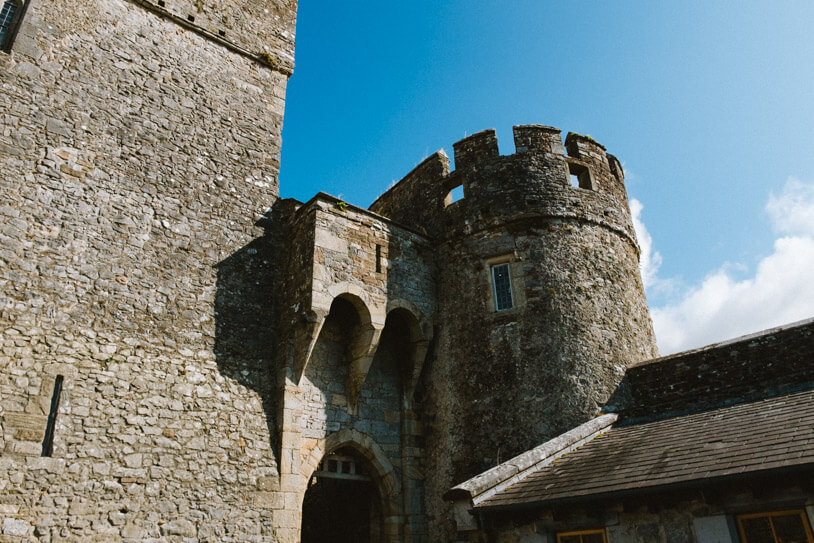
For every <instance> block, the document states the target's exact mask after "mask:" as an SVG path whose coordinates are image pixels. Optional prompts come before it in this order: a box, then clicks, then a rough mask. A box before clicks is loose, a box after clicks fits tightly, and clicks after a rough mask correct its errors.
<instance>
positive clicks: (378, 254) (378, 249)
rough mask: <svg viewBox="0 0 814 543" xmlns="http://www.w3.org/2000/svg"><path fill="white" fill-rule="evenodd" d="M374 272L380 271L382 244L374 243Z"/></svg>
mask: <svg viewBox="0 0 814 543" xmlns="http://www.w3.org/2000/svg"><path fill="white" fill-rule="evenodd" d="M376 273H382V246H381V245H379V244H378V243H377V244H376Z"/></svg>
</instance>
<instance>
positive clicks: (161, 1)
mask: <svg viewBox="0 0 814 543" xmlns="http://www.w3.org/2000/svg"><path fill="white" fill-rule="evenodd" d="M158 5H159V7H162V8H163V7H164V6H165V5H166V4H165V3H164V0H158Z"/></svg>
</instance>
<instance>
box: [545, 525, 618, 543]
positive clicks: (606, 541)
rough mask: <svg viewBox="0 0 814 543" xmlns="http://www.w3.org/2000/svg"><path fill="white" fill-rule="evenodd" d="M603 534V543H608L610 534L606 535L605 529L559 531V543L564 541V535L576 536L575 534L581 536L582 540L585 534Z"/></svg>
mask: <svg viewBox="0 0 814 543" xmlns="http://www.w3.org/2000/svg"><path fill="white" fill-rule="evenodd" d="M596 534H601V535H602V543H608V536H607V535H605V529H604V528H602V529H599V530H574V531H571V532H557V543H562V538H563V537H574V536H575V535H578V536H580V540H582V536H583V535H596Z"/></svg>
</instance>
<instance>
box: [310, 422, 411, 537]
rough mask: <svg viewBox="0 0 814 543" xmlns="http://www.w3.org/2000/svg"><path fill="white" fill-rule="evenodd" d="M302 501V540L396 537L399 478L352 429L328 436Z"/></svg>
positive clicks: (379, 453) (376, 449)
mask: <svg viewBox="0 0 814 543" xmlns="http://www.w3.org/2000/svg"><path fill="white" fill-rule="evenodd" d="M323 450H325V451H327V453H326V454H325V455H324V456H323V457H321V458H319V457H318V456H317V454H312V455H311V456H310V457H309V458H308V459H307V460H306V461H305V462H304V465H303V470H304V471H305V470H310V471H311V476H310V477H309V479H308V485H307V488H306V489H305V492H304V495H303V501H302V531H301V541H302V543H328V542H330V543H396V542H397V541H399V540H400V537H399V536H400V526H401V524H402V522H401V520H402V516H401V512H400V510H399V500H398V499H397V497H398V495H399V481H398V478H397V477H396V476H395V473H394V471H393V466H392V465H391V464H390V462H389V461H388V460H387V457H386V456H385V454H384V451H382V450H381V448H380V447H379V446H378V445H376V444H375V443H374V442H373V440H372V439H371V438H370V437H369V436H367V435H365V434H363V433H361V432H358V431H356V430H341V431H339V432H337V433H335V434H332V435H331V436H328V438H327V439H326V442H325V447H324V449H323Z"/></svg>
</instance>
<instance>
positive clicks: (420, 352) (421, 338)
mask: <svg viewBox="0 0 814 543" xmlns="http://www.w3.org/2000/svg"><path fill="white" fill-rule="evenodd" d="M394 317H395V318H398V319H399V321H400V322H401V323H402V325H403V326H404V327H405V328H406V331H407V334H408V337H407V338H405V339H406V342H407V344H408V346H409V365H408V367H407V368H403V369H404V370H405V371H404V372H403V373H402V378H403V380H404V383H403V387H404V393H405V395H406V397H408V398H409V397H412V395H413V393H414V392H415V387H416V385H417V383H418V379H419V377H420V376H421V370H422V369H423V367H424V360H425V359H426V357H427V349H428V348H429V344H430V340H431V339H432V335H433V329H432V323H431V322H430V321H429V319H427V318H426V317H424V315H423V314H422V313H421V311H420V310H419V309H418V307H417V306H416V305H415V304H414V303H412V302H410V301H409V300H405V299H402V298H395V299H392V300H388V303H387V319H391V321H392V320H393V318H394ZM385 323H387V320H385Z"/></svg>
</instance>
